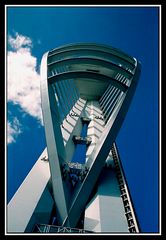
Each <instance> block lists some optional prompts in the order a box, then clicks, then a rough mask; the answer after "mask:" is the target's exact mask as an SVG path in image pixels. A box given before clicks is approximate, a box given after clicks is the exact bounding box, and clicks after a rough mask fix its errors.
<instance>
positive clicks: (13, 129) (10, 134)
mask: <svg viewBox="0 0 166 240" xmlns="http://www.w3.org/2000/svg"><path fill="white" fill-rule="evenodd" d="M7 124H8V125H7V142H8V143H13V142H15V141H16V138H17V136H18V135H19V134H21V133H22V130H21V127H22V126H21V124H20V122H19V120H18V119H17V118H16V117H15V118H14V119H13V121H12V122H9V121H8V123H7Z"/></svg>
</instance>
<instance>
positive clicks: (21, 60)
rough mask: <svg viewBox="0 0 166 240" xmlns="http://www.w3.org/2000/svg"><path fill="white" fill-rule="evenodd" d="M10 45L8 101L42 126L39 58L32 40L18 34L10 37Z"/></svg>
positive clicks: (8, 57)
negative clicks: (34, 50) (38, 70)
mask: <svg viewBox="0 0 166 240" xmlns="http://www.w3.org/2000/svg"><path fill="white" fill-rule="evenodd" d="M8 44H9V46H10V47H11V48H12V50H10V51H8V53H7V99H8V101H12V102H13V103H14V104H19V105H20V107H21V108H22V109H23V110H24V111H25V112H26V113H28V114H29V115H31V116H32V117H34V118H36V119H37V120H39V123H40V124H42V113H41V99H40V76H39V74H38V72H37V71H36V67H37V58H36V57H34V56H32V52H31V50H32V46H33V44H32V40H31V39H30V38H29V37H26V36H23V35H20V34H18V33H16V34H15V37H12V36H9V37H8ZM9 129H10V124H9ZM12 129H13V128H12ZM12 129H11V130H10V131H12Z"/></svg>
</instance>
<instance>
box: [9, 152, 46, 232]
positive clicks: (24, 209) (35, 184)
mask: <svg viewBox="0 0 166 240" xmlns="http://www.w3.org/2000/svg"><path fill="white" fill-rule="evenodd" d="M44 156H46V157H47V149H45V150H44V151H43V153H42V154H41V155H40V157H39V159H38V160H37V162H36V163H35V165H34V166H33V168H32V169H31V171H30V172H29V174H28V175H27V177H26V178H25V180H24V181H23V183H22V184H21V186H20V187H19V189H18V190H17V192H16V193H15V195H14V196H13V198H12V199H11V201H10V202H9V204H8V206H7V232H9V233H11V232H24V230H25V228H26V226H27V224H28V222H29V220H30V218H31V216H32V214H33V212H34V209H35V208H36V206H37V203H38V202H39V199H40V197H41V195H42V193H43V191H44V189H45V187H46V185H47V183H48V180H49V179H50V170H49V164H48V162H45V161H42V160H41V158H43V157H44Z"/></svg>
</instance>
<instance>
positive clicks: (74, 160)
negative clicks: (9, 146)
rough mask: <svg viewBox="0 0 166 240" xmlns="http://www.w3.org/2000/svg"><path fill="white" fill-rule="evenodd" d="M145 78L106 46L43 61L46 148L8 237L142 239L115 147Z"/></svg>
mask: <svg viewBox="0 0 166 240" xmlns="http://www.w3.org/2000/svg"><path fill="white" fill-rule="evenodd" d="M139 74H140V63H139V62H138V61H137V60H136V59H135V58H133V57H130V56H128V55H127V54H125V53H123V52H121V51H120V50H118V49H115V48H112V47H109V46H105V45H99V44H87V43H86V44H85V43H83V44H71V45H67V46H63V47H60V48H56V49H53V50H51V51H49V52H47V53H45V54H44V55H43V58H42V62H41V96H42V111H43V119H44V127H45V135H46V142H47V148H46V149H45V151H44V152H43V153H42V155H41V156H40V158H39V159H38V161H37V162H36V164H35V165H34V167H33V168H32V170H31V172H30V173H29V174H28V176H27V177H26V179H25V181H24V182H23V184H22V185H21V186H20V188H19V189H18V191H17V192H16V194H15V195H14V197H13V198H12V200H11V201H10V203H9V205H8V231H9V232H47V233H48V232H70V233H72V232H78V233H80V232H81V233H83V232H85V233H87V232H89V233H93V232H107V233H125V232H129V233H130V232H139V229H138V223H137V220H136V217H135V213H134V210H133V206H132V203H131V198H130V195H129V191H128V188H127V185H126V181H125V176H124V172H123V170H122V166H121V162H120V158H119V154H118V150H117V147H116V144H115V139H116V136H117V134H118V131H119V129H120V127H121V125H122V123H123V120H124V118H125V114H126V113H127V110H128V108H129V105H130V102H131V100H132V97H133V95H134V92H135V89H136V85H137V81H138V78H139ZM19 214H20V215H22V218H23V220H22V221H20V220H19V219H18V216H19Z"/></svg>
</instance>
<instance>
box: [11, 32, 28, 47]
mask: <svg viewBox="0 0 166 240" xmlns="http://www.w3.org/2000/svg"><path fill="white" fill-rule="evenodd" d="M8 42H9V44H10V46H11V47H12V48H13V49H19V48H22V47H24V46H25V47H32V41H31V39H30V38H29V37H25V36H23V35H19V34H18V33H16V37H15V38H13V37H12V36H10V35H9V38H8Z"/></svg>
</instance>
